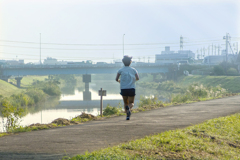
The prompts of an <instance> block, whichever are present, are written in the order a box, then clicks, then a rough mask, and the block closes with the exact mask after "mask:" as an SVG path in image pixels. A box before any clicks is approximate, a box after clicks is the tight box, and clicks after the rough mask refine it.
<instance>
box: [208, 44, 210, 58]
mask: <svg viewBox="0 0 240 160" xmlns="http://www.w3.org/2000/svg"><path fill="white" fill-rule="evenodd" d="M208 56H210V46H208Z"/></svg>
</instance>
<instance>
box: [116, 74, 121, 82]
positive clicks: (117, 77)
mask: <svg viewBox="0 0 240 160" xmlns="http://www.w3.org/2000/svg"><path fill="white" fill-rule="evenodd" d="M120 75H121V74H119V73H117V76H116V81H117V82H119V83H120V80H119V77H120Z"/></svg>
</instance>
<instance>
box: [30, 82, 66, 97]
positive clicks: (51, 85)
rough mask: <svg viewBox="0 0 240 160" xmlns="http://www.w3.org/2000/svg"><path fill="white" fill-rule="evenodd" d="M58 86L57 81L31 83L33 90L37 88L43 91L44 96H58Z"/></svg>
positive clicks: (59, 91) (59, 92) (59, 93)
mask: <svg viewBox="0 0 240 160" xmlns="http://www.w3.org/2000/svg"><path fill="white" fill-rule="evenodd" d="M58 84H59V82H58V81H47V82H43V81H36V82H34V83H33V86H34V88H39V89H41V90H43V91H44V92H45V93H46V94H48V95H50V96H60V95H61V90H60V87H59V86H58Z"/></svg>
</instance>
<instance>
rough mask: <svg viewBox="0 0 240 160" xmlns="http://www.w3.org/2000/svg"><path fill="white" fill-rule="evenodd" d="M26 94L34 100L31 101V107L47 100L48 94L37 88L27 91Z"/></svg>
mask: <svg viewBox="0 0 240 160" xmlns="http://www.w3.org/2000/svg"><path fill="white" fill-rule="evenodd" d="M26 94H27V95H28V96H29V97H31V98H32V100H31V101H29V105H34V104H36V103H38V102H40V101H42V100H45V98H46V94H45V93H44V92H43V91H42V90H40V89H37V88H29V89H28V90H27V91H26Z"/></svg>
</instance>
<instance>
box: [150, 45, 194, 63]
mask: <svg viewBox="0 0 240 160" xmlns="http://www.w3.org/2000/svg"><path fill="white" fill-rule="evenodd" d="M190 59H195V53H193V52H192V51H191V50H179V51H178V52H174V51H171V50H170V47H169V46H166V47H165V51H162V52H161V54H156V55H155V63H162V64H173V63H189V60H190Z"/></svg>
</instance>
